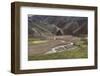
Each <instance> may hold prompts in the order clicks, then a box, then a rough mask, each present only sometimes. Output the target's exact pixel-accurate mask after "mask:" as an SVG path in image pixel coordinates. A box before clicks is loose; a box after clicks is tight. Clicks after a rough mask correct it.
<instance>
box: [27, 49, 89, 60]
mask: <svg viewBox="0 0 100 76" xmlns="http://www.w3.org/2000/svg"><path fill="white" fill-rule="evenodd" d="M87 57H88V55H87V49H86V47H84V48H76V49H73V50H70V51H63V52H58V53H52V54H46V55H34V56H29V60H49V59H75V58H87Z"/></svg>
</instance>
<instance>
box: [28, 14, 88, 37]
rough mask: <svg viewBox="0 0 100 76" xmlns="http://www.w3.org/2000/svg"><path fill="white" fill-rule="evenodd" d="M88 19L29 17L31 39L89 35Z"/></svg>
mask: <svg viewBox="0 0 100 76" xmlns="http://www.w3.org/2000/svg"><path fill="white" fill-rule="evenodd" d="M87 22H88V18H87V17H69V16H46V15H29V16H28V34H29V36H30V37H41V38H44V37H46V36H55V35H58V36H59V35H75V36H79V35H82V34H87V31H88V30H87V29H88V27H87V25H88V23H87Z"/></svg>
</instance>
